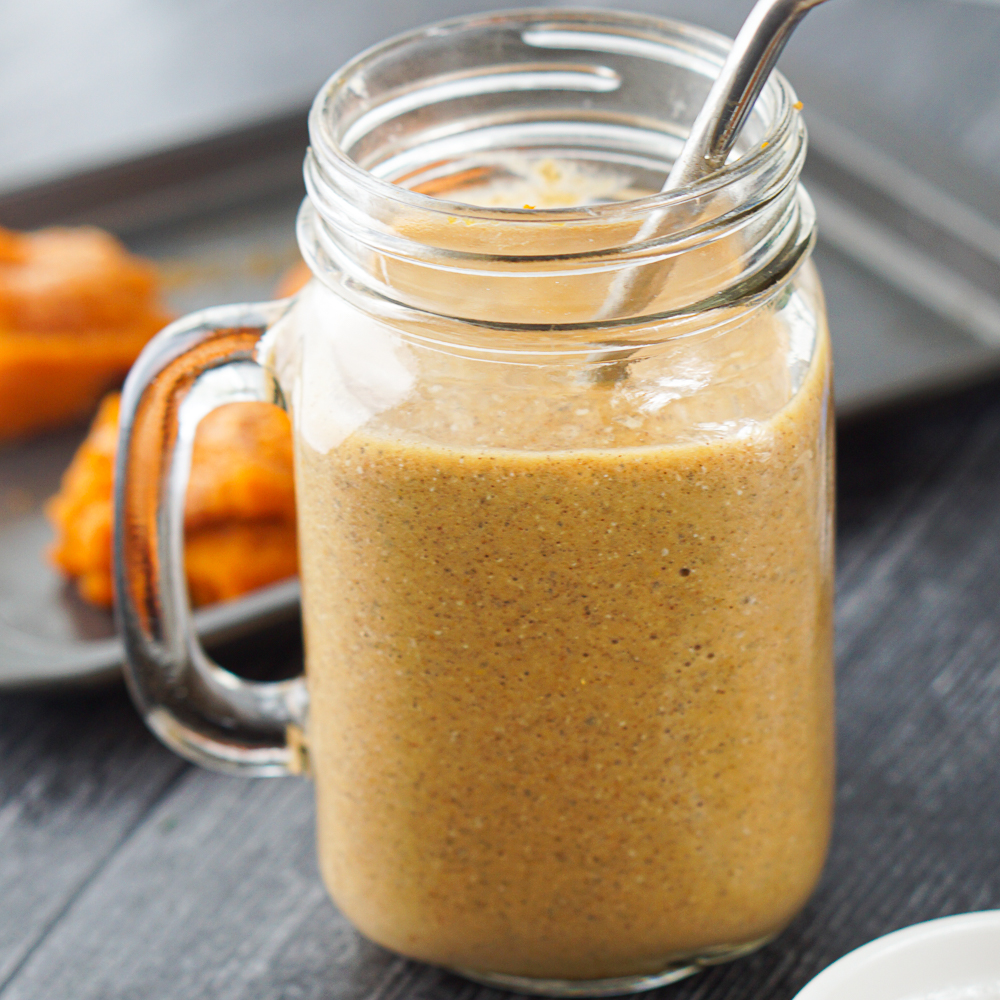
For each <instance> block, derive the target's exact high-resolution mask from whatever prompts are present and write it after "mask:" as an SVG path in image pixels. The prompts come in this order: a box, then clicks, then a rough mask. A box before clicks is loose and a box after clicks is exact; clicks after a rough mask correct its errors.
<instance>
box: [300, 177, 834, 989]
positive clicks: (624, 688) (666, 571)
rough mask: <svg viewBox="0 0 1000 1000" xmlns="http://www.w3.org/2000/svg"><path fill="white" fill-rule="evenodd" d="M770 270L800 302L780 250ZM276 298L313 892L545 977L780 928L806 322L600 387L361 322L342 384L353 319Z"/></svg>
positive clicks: (791, 744)
mask: <svg viewBox="0 0 1000 1000" xmlns="http://www.w3.org/2000/svg"><path fill="white" fill-rule="evenodd" d="M518 195H519V197H523V195H522V194H521V192H518ZM534 197H535V198H536V199H538V200H542V198H543V197H544V192H541V193H538V192H535V193H534ZM468 238H469V239H473V238H476V237H475V236H473V235H470V236H469V237H468ZM677 273H680V272H677ZM798 281H799V284H800V286H801V287H799V289H798V290H797V291H796V292H795V294H796V295H799V296H802V295H809V294H815V295H817V296H818V294H819V293H818V290H817V289H816V288H815V279H814V277H813V276H812V273H811V271H810V270H808V266H807V272H806V273H805V274H804V276H800V278H799V279H798ZM788 294H791V293H788ZM788 294H786V296H785V298H786V299H787V298H788ZM595 295H597V299H596V300H595V301H596V302H597V303H599V296H600V293H599V292H596V293H595ZM550 305H551V307H552V308H553V309H555V308H557V307H558V305H557V304H556V303H550ZM793 306H794V303H793ZM299 308H300V309H301V310H302V314H301V316H300V318H299V323H300V324H303V325H302V327H301V329H302V330H303V331H304V332H303V336H304V339H305V346H304V348H303V349H304V352H305V353H304V355H303V359H302V372H303V375H302V381H301V386H300V388H299V390H297V391H298V392H299V397H298V403H297V404H296V405H297V406H299V407H301V408H302V410H303V412H304V414H305V416H304V418H303V419H301V420H297V448H298V462H299V465H300V468H299V482H300V484H301V486H300V492H299V504H300V513H299V524H300V532H301V536H300V537H301V539H302V543H301V544H302V575H303V586H304V593H305V604H304V607H305V631H306V644H307V660H308V677H309V686H310V694H311V713H312V716H311V718H312V721H311V723H310V729H309V742H310V753H311V756H312V760H313V769H314V772H315V774H316V776H317V795H318V803H319V854H320V859H321V866H322V870H323V875H324V878H325V879H326V882H327V884H328V886H329V889H330V891H331V893H332V895H333V897H334V899H335V901H336V902H337V904H338V905H339V906H340V907H341V908H342V909H343V911H344V913H345V914H346V915H347V916H348V917H349V918H350V919H351V920H352V921H353V922H354V923H355V924H356V925H357V926H358V927H359V928H360V929H361V930H362V931H363V932H364V933H365V934H367V935H368V936H370V937H371V938H372V939H373V940H375V941H377V942H379V943H381V944H384V945H386V946H388V947H390V948H392V949H395V950H396V951H399V952H401V953H403V954H405V955H410V956H414V957H416V958H420V959H423V960H426V961H430V962H434V963H439V964H443V965H446V966H452V967H460V968H465V969H470V970H473V971H475V970H477V969H479V970H490V971H492V972H497V971H499V972H504V973H508V974H513V975H521V976H530V977H541V978H565V979H600V978H606V977H615V976H626V975H633V974H641V973H655V972H659V971H662V970H663V969H664V968H665V967H666V966H668V965H669V964H670V963H671V962H674V961H677V962H683V960H685V959H687V958H691V957H693V956H701V957H711V955H713V954H717V953H722V952H726V951H730V952H731V951H733V950H735V949H738V948H740V947H742V946H750V945H753V944H755V943H759V942H761V941H762V940H764V939H767V938H768V937H770V936H772V935H774V934H775V933H777V932H778V931H779V930H781V929H782V928H783V927H784V926H785V925H786V924H787V923H788V921H789V920H790V919H791V917H792V916H793V915H794V914H795V913H796V912H797V910H798V909H799V908H801V906H802V905H803V903H804V901H805V900H806V898H807V896H808V895H809V893H810V892H811V891H812V889H813V887H814V885H815V883H816V880H817V878H818V876H819V873H820V870H821V867H822V864H823V860H824V856H825V852H826V846H827V838H828V831H829V826H830V815H831V784H832V731H831V725H832V724H831V718H832V707H831V699H832V688H831V620H830V610H831V586H832V566H831V559H830V553H831V545H830V530H831V529H830V524H829V509H830V505H829V495H828V491H829V489H830V483H829V470H828V460H827V457H826V456H827V455H828V441H827V437H828V433H829V428H828V427H827V426H826V421H825V414H826V406H827V398H826V397H827V394H828V391H829V390H828V371H829V365H828V345H827V339H826V330H825V327H824V326H823V324H822V323H821V322H820V323H819V324H818V325H816V324H814V326H813V327H812V328H811V329H810V330H809V331H807V333H808V336H807V337H805V340H804V341H803V334H802V331H801V330H800V329H796V328H795V325H794V323H791V324H790V322H789V320H788V315H787V308H788V307H787V302H786V303H785V309H784V311H779V310H777V309H776V308H774V307H773V303H772V306H770V307H755V308H754V309H748V310H743V311H739V310H736V311H730V312H729V313H726V314H725V315H724V316H723V317H722V318H721V319H719V320H718V321H717V323H716V324H715V325H714V326H713V327H712V328H711V329H709V330H708V331H707V332H705V331H700V330H699V329H697V327H696V326H695V327H690V328H683V327H682V328H680V333H681V334H683V333H685V332H686V334H687V335H686V336H684V335H679V336H677V337H675V338H673V339H670V338H667V339H665V340H664V342H663V344H662V345H661V346H660V347H659V348H658V349H657V350H652V351H650V352H647V353H646V354H645V355H641V356H640V355H637V356H636V357H635V358H631V359H629V358H627V359H626V360H625V361H624V362H620V363H619V364H618V365H617V367H615V366H612V367H611V368H610V376H608V375H607V374H605V375H604V376H602V377H596V378H588V376H587V375H586V364H585V363H584V364H583V365H582V368H581V365H580V364H579V363H578V364H577V368H576V373H575V374H563V375H560V374H559V372H558V371H556V372H555V374H553V371H552V370H548V369H546V370H545V372H543V373H542V374H539V373H538V372H533V371H532V370H531V369H530V366H524V367H523V368H522V369H518V368H517V366H516V365H515V366H512V368H511V370H512V371H513V372H514V374H513V375H511V376H510V377H509V378H508V379H507V381H506V382H503V380H502V379H499V380H498V379H497V373H496V370H495V366H494V370H492V371H491V373H490V375H489V377H490V378H491V379H492V380H493V381H492V382H491V383H490V387H487V386H485V385H484V381H483V380H484V377H485V376H483V375H482V374H480V370H481V369H484V368H487V367H488V366H486V365H484V364H483V362H482V361H479V360H476V359H474V358H473V359H470V358H468V357H463V356H460V355H461V352H456V354H455V356H448V354H447V351H445V352H442V351H441V350H437V351H435V352H427V351H423V352H422V351H421V349H420V348H419V346H416V347H411V348H406V347H403V348H391V347H388V346H380V345H384V344H385V343H386V342H387V337H386V335H380V334H379V331H378V329H377V325H376V324H372V325H371V329H370V330H367V331H366V335H365V336H363V337H361V338H360V340H361V341H363V342H364V344H365V345H366V346H365V350H366V351H368V352H374V356H375V357H377V358H378V359H379V360H378V361H377V362H372V365H374V366H375V367H377V368H378V371H379V375H378V379H380V380H381V381H380V382H378V384H374V383H369V384H367V385H364V384H363V383H364V378H363V377H359V379H357V380H355V381H353V382H352V380H351V377H350V369H351V361H350V359H349V357H348V355H349V347H347V346H345V345H346V343H347V341H346V338H347V336H348V333H345V332H344V331H345V324H346V325H347V326H349V325H350V323H351V322H352V320H351V314H350V313H349V312H347V311H344V309H343V307H342V305H341V306H337V305H335V304H333V298H332V297H331V296H330V295H329V293H327V292H326V291H325V290H323V289H321V288H320V287H319V286H318V285H317V284H316V283H314V285H313V286H311V287H310V289H308V290H307V292H306V293H305V298H304V300H303V301H302V302H301V304H300V307H299ZM338 308H339V309H340V312H336V313H335V315H334V314H331V316H327V318H326V319H324V315H325V313H324V310H327V311H329V310H331V309H332V310H336V309H338ZM793 313H794V309H793ZM350 336H353V337H355V339H358V338H357V330H353V331H351V332H350ZM380 336H381V339H380ZM796 338H797V341H798V342H797V346H796ZM803 343H804V346H803ZM796 349H797V350H799V351H800V352H803V353H802V358H801V359H800V360H801V364H800V365H799V368H798V375H794V374H793V375H789V374H788V372H789V367H788V365H787V356H788V353H789V352H790V351H794V350H796ZM380 352H382V353H380ZM330 358H336V359H337V361H338V364H339V366H340V370H341V375H340V376H338V378H339V379H340V381H339V382H337V383H336V385H335V386H334V387H333V388H331V383H329V382H328V381H326V379H327V378H328V376H329V373H330V371H331V370H332V367H333V362H332V361H330V360H329V359H330ZM324 359H326V360H324ZM345 359H347V360H345ZM428 359H430V360H428ZM564 367H565V366H564ZM793 367H794V366H793ZM431 370H432V371H433V375H432V376H431V375H428V372H429V371H431ZM581 370H583V372H584V374H582V375H581V374H580V372H581ZM345 371H346V372H347V374H346V375H345V374H344V372H345ZM330 377H332V376H330ZM684 379H687V380H688V383H689V385H688V388H687V390H686V391H685V390H684V388H683V386H681V388H678V385H679V380H680V382H683V380H684ZM699 379H700V381H699ZM532 380H535V381H532ZM539 380H541V381H539ZM671 380H673V381H672V382H671ZM542 382H544V383H545V385H546V386H547V389H544V390H543V389H542V388H541V384H542ZM501 383H502V384H501ZM671 386H672V387H673V388H672V389H671ZM692 386H693V388H692ZM668 390H669V391H668ZM671 392H672V393H673V395H671ZM320 396H325V397H326V398H331V399H332V398H333V397H336V400H335V401H334V402H332V403H330V404H329V405H331V406H336V407H339V409H338V410H336V412H328V413H327V414H326V416H324V415H323V413H322V406H321V405H320V404H319V403H317V399H318V398H319V397H320ZM373 399H374V400H375V402H372V400H373ZM352 407H354V410H352ZM366 407H367V409H366ZM355 410H360V412H361V413H362V415H361V416H359V415H358V413H357V412H355ZM720 414H722V415H723V417H724V419H720V416H719V415H720ZM362 424H363V426H361V425H362Z"/></svg>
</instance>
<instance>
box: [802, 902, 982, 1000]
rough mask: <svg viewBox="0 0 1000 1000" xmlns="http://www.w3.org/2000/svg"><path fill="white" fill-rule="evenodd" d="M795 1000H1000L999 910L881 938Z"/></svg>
mask: <svg viewBox="0 0 1000 1000" xmlns="http://www.w3.org/2000/svg"><path fill="white" fill-rule="evenodd" d="M795 1000H1000V910H985V911H983V912H982V913H962V914H959V915H958V916H955V917H942V918H941V919H939V920H929V921H928V922H927V923H923V924H915V925H914V926H913V927H904V928H903V929H902V930H899V931H895V932H893V933H892V934H887V935H886V936H885V937H880V938H877V939H876V940H875V941H871V942H869V943H868V944H866V945H864V946H863V947H861V948H858V949H857V950H856V951H852V952H851V953H850V954H848V955H845V956H844V957H843V958H841V959H840V960H839V961H836V962H834V963H833V965H831V966H830V967H829V968H827V969H825V970H824V971H823V972H821V973H820V974H819V975H818V976H817V977H816V978H815V979H813V980H812V981H811V982H810V983H808V984H807V985H806V987H805V989H803V990H802V991H801V992H800V993H798V994H797V996H796V997H795Z"/></svg>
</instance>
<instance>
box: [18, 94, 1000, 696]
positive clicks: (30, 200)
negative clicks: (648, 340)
mask: <svg viewBox="0 0 1000 1000" xmlns="http://www.w3.org/2000/svg"><path fill="white" fill-rule="evenodd" d="M809 124H810V129H811V136H812V145H811V153H810V159H809V162H808V165H807V168H806V177H805V181H806V185H807V187H808V188H809V189H810V191H811V192H812V194H813V197H814V200H815V202H816V205H817V211H818V214H819V221H820V241H819V245H818V247H817V252H816V258H817V261H818V263H819V267H820V271H821V274H822V277H823V282H824V287H825V289H826V294H827V299H828V305H829V312H830V323H831V330H832V335H833V342H834V360H835V367H836V383H837V412H838V415H839V416H850V417H857V416H863V415H864V414H866V413H870V412H872V411H873V410H874V409H876V408H879V407H882V406H885V405H887V404H890V403H892V402H894V401H898V400H902V399H904V398H908V397H913V396H914V395H918V394H927V393H933V392H940V391H942V390H944V389H946V388H948V387H951V386H956V385H961V384H968V383H969V382H970V381H972V380H975V379H979V378H983V377H986V376H988V375H990V374H993V373H996V372H998V371H1000V346H998V345H1000V229H998V228H997V226H996V225H995V223H993V222H991V221H990V220H989V219H988V218H986V217H985V216H984V215H982V214H980V213H978V212H977V211H976V210H975V208H974V206H972V205H967V204H964V203H962V202H961V201H958V200H956V199H955V198H954V196H952V195H945V194H944V193H943V192H940V191H938V190H937V189H935V188H933V187H932V186H931V185H929V184H927V183H926V182H925V181H923V180H922V179H921V178H919V177H916V176H915V175H914V174H912V173H911V172H910V171H908V170H907V169H906V168H904V167H903V166H902V165H900V164H899V163H896V162H895V161H893V160H891V159H890V158H888V157H886V156H885V155H884V154H882V153H880V152H879V151H878V150H875V149H873V148H872V147H870V146H867V145H865V144H864V143H862V142H860V141H858V140H857V139H855V138H853V137H852V136H851V135H849V134H846V133H844V132H843V131H842V130H841V129H839V128H838V127H837V126H835V125H834V124H832V123H830V122H827V121H825V120H823V119H821V118H819V116H816V115H813V116H811V117H810V118H809ZM306 141H307V138H306V130H305V109H303V110H302V111H301V113H297V114H296V115H292V116H285V117H283V118H280V119H276V120H274V121H272V122H270V123H265V124H263V125H256V126H254V127H253V128H250V129H244V130H241V131H239V132H234V133H232V134H230V135H223V136H219V137H216V138H215V139H212V140H210V141H207V142H202V143H199V144H197V145H193V146H188V147H185V148H183V149H178V150H173V151H170V152H167V153H159V154H156V155H155V156H150V157H147V158H144V159H140V160H134V161H130V162H129V163H124V164H120V165H118V166H115V167H112V168H107V169H103V170H99V171H95V172H93V173H91V174H86V175H81V176H79V177H76V178H70V179H68V180H64V181H59V182H57V183H52V184H46V185H44V186H40V187H38V188H34V189H30V190H24V191H20V192H15V193H13V194H9V195H6V196H3V197H0V224H4V225H9V226H16V227H18V228H26V229H27V228H35V227H38V226H43V225H49V224H52V223H62V222H71V223H81V222H86V223H93V224H96V225H101V226H104V227H106V228H108V229H111V230H112V231H114V232H116V233H118V234H119V235H120V236H121V237H122V238H123V239H124V240H125V241H126V242H127V243H128V245H129V246H130V247H131V248H132V249H134V250H136V251H137V252H139V253H142V254H145V255H147V256H149V257H152V258H153V259H155V260H157V261H158V262H159V264H160V266H161V268H162V269H163V272H164V274H165V277H166V281H167V287H168V295H169V298H170V301H171V304H172V306H173V308H174V309H175V310H176V311H177V312H178V313H182V312H187V311H190V310H192V309H196V308H201V307H202V306H206V305H213V304H219V303H225V302H243V301H257V300H263V299H268V298H271V297H272V295H273V291H274V286H275V283H276V281H277V280H278V278H279V276H280V275H281V274H282V273H283V272H284V270H285V269H286V268H287V267H289V266H290V265H291V264H292V263H293V262H294V261H295V260H296V258H297V252H296V248H295V243H294V219H295V212H296V210H297V207H298V204H299V202H300V200H301V198H302V194H303V191H302V182H301V162H302V156H303V153H304V150H305V146H306ZM997 193H998V195H1000V192H997ZM85 431H86V428H78V429H76V430H73V431H68V432H65V433H61V434H57V435H53V436H49V437H45V438H40V439H37V440H34V441H31V442H29V443H26V444H23V445H19V446H16V447H8V448H6V449H2V450H0V690H2V689H15V688H17V689H23V688H38V687H52V686H59V685H63V686H65V685H69V684H87V683H96V682H100V681H105V680H107V679H108V678H111V677H114V676H116V675H117V673H118V668H119V666H120V664H121V658H122V653H121V647H120V645H119V643H118V640H117V639H116V638H115V635H114V625H113V622H112V619H111V616H110V614H107V613H104V612H101V611H98V610H96V609H94V608H91V607H89V606H87V605H86V604H84V603H83V602H82V601H81V600H80V599H79V598H77V597H76V596H75V594H74V592H73V590H72V588H71V587H69V586H68V585H67V584H65V583H64V582H63V581H62V579H61V578H60V577H59V575H58V574H57V573H56V572H55V571H54V570H53V569H52V568H51V567H50V566H49V564H48V562H47V560H46V556H45V550H46V548H47V546H48V545H49V542H50V537H51V535H50V530H49V527H48V525H47V523H46V521H45V518H44V515H43V510H42V508H43V504H44V501H45V499H46V498H47V497H48V496H50V495H52V494H53V493H54V492H55V491H56V489H57V488H58V484H59V477H60V475H61V473H62V471H63V469H64V468H65V467H66V465H67V463H68V462H69V459H70V457H71V455H72V453H73V450H74V449H75V447H76V446H77V444H78V443H79V441H80V440H81V439H82V436H83V434H84V433H85ZM297 611H298V586H297V583H296V582H295V581H289V582H286V583H283V584H278V585H276V586H274V587H269V588H265V589H263V590H261V591H258V592H256V593H254V594H251V595H248V596H247V597H244V598H241V599H239V600H235V601H231V602H228V603H226V604H221V605H217V606H215V607H212V608H208V609H204V610H202V611H199V612H198V613H197V615H196V623H197V627H198V630H199V632H200V634H201V635H202V637H203V639H204V641H205V642H206V644H208V645H209V646H214V645H218V644H220V643H224V642H227V641H230V640H232V639H235V638H238V637H240V636H245V635H247V634H250V633H253V632H255V631H256V630H259V629H264V628H268V627H271V626H274V625H276V624H279V623H282V622H288V621H291V620H292V619H294V617H295V616H296V614H297Z"/></svg>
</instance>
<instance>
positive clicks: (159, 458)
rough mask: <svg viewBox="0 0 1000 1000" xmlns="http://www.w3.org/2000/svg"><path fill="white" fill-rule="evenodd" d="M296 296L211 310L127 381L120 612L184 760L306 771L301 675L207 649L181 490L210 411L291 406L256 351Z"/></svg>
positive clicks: (134, 658) (142, 703) (172, 333)
mask: <svg viewBox="0 0 1000 1000" xmlns="http://www.w3.org/2000/svg"><path fill="white" fill-rule="evenodd" d="M290 304H291V303H290V300H287V299H286V300H283V301H280V302H267V303H260V304H254V305H236V306H221V307H218V308H214V309H205V310H202V311H201V312H197V313H192V314H191V315H190V316H186V317H184V318H183V319H180V320H178V321H177V322H175V323H172V324H171V325H170V326H168V327H167V328H166V329H165V330H163V331H162V332H161V333H160V334H158V335H157V336H156V337H155V338H154V339H153V340H152V341H150V343H149V344H148V345H147V346H146V348H145V350H144V351H143V352H142V354H141V355H140V356H139V359H138V361H136V363H135V365H134V367H133V368H132V371H131V372H130V373H129V376H128V379H127V380H126V382H125V388H124V390H123V393H122V405H121V422H120V428H119V436H118V457H117V465H116V468H115V545H114V579H115V599H116V613H117V617H118V627H119V630H120V632H121V636H122V641H123V643H124V646H125V677H126V681H127V683H128V686H129V690H130V692H131V694H132V698H133V700H134V701H135V703H136V706H137V707H138V709H139V711H140V712H141V713H142V715H143V717H144V718H145V720H146V723H147V724H148V725H149V727H150V728H151V729H152V730H153V732H154V733H156V735H157V736H158V737H159V738H160V739H161V740H162V741H163V742H164V743H166V744H167V746H169V747H170V748H171V749H173V750H175V751H176V752H177V753H179V754H180V755H181V756H183V757H186V758H187V759H188V760H192V761H194V762H195V763H198V764H202V765H204V766H206V767H210V768H212V769H214V770H217V771H224V772H227V773H230V774H242V775H247V776H254V775H281V774H299V773H302V772H303V771H304V770H306V768H305V767H304V766H303V764H304V756H305V751H304V749H303V747H304V744H303V741H302V738H301V736H302V727H304V724H305V715H306V710H307V706H308V693H307V691H306V684H305V678H304V676H299V677H295V678H292V679H291V680H285V681H277V682H271V683H262V682H253V681H246V680H243V679H242V678H240V677H238V676H236V675H235V674H233V673H231V672H230V671H228V670H225V669H223V668H222V667H220V666H219V665H218V664H217V663H215V662H214V661H213V660H212V659H210V658H209V656H208V655H207V654H206V653H205V651H204V649H202V647H201V644H200V643H199V641H198V638H197V636H196V635H195V632H194V629H193V628H192V624H191V607H190V601H189V598H188V591H187V579H186V576H185V572H184V500H185V494H186V491H187V483H188V477H189V475H190V471H191V454H192V448H193V445H194V435H195V430H196V428H197V426H198V422H199V421H200V420H201V419H202V417H204V416H206V415H207V414H208V413H209V412H211V411H212V410H214V409H216V408H217V407H219V406H222V405H224V404H225V403H235V402H244V401H249V400H258V401H261V402H265V403H276V404H277V405H279V406H281V407H283V408H286V409H287V407H286V406H285V400H284V395H283V393H282V391H281V387H280V385H279V384H278V382H277V380H276V379H275V377H274V375H273V374H272V373H271V372H270V371H268V370H267V369H266V368H264V367H262V366H261V365H259V364H258V363H257V360H256V349H257V345H258V342H259V341H260V339H261V337H262V336H263V334H264V333H265V332H266V330H267V329H268V328H269V327H271V326H272V325H273V324H274V323H276V322H277V321H278V320H279V319H281V318H282V317H283V316H284V315H285V313H286V312H287V311H288V309H289V308H290Z"/></svg>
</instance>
